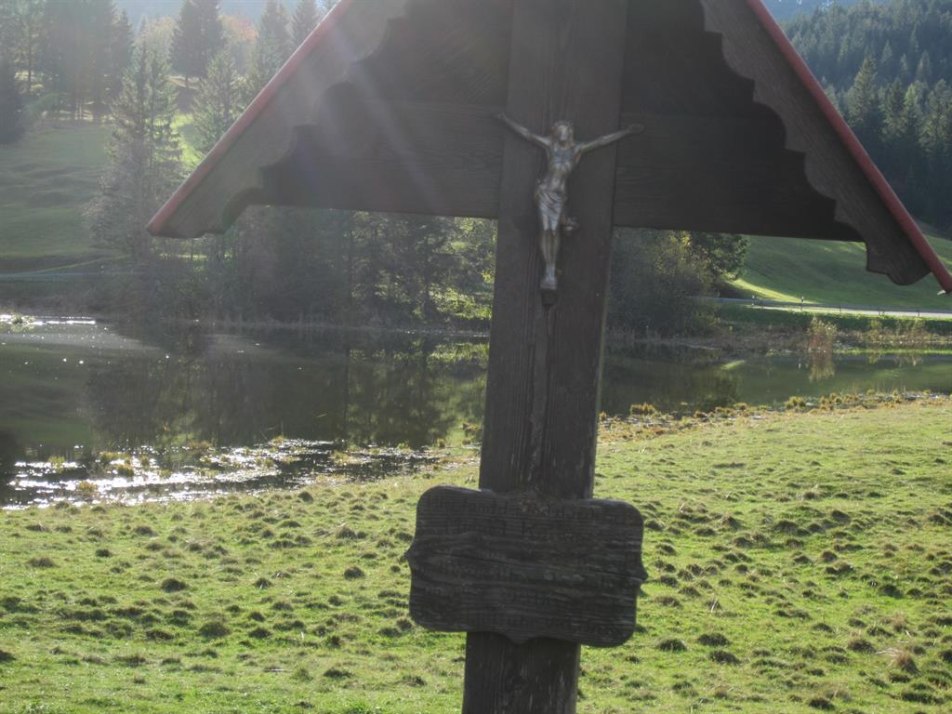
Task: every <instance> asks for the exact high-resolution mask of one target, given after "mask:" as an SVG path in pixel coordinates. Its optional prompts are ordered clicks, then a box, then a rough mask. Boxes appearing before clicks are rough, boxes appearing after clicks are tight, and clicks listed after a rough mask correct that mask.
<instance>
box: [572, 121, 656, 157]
mask: <svg viewBox="0 0 952 714" xmlns="http://www.w3.org/2000/svg"><path fill="white" fill-rule="evenodd" d="M644 130H645V127H644V125H642V124H632V125H631V126H629V127H628V128H627V129H622V130H621V131H616V132H614V133H612V134H606V135H605V136H600V137H598V138H597V139H592V140H591V141H585V142H582V143H580V144H579V145H578V150H579V152H580V153H583V154H587V153H588V152H589V151H594V150H595V149H601V148H602V147H603V146H608V145H609V144H614V143H615V142H616V141H621V140H622V139H624V138H625V137H626V136H631V135H632V134H640V133H641V132H643V131H644Z"/></svg>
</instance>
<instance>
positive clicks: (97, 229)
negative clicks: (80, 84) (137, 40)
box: [87, 46, 181, 267]
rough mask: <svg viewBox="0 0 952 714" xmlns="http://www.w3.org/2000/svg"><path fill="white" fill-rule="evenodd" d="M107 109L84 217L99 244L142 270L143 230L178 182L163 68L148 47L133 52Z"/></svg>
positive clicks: (146, 247) (169, 91) (171, 104)
mask: <svg viewBox="0 0 952 714" xmlns="http://www.w3.org/2000/svg"><path fill="white" fill-rule="evenodd" d="M112 110H113V115H114V117H115V130H114V131H113V135H112V140H111V143H110V146H109V154H110V161H109V165H108V167H107V169H106V172H105V175H104V176H103V178H102V181H101V184H100V191H99V195H98V197H97V198H96V199H94V200H93V202H92V203H91V204H90V206H89V208H88V210H87V218H88V220H89V223H90V228H91V230H92V233H93V235H94V236H96V237H97V238H98V240H99V241H101V242H102V243H103V244H104V245H108V246H110V247H112V248H115V249H118V250H120V251H121V252H122V253H124V254H125V255H127V256H128V257H130V258H131V259H132V260H133V261H134V263H135V264H136V265H137V266H138V267H142V266H147V265H148V264H149V262H150V259H151V257H152V256H151V239H150V237H149V235H148V234H147V233H146V231H145V225H146V223H148V221H149V219H150V218H151V217H152V215H153V214H154V213H155V211H156V210H157V209H158V208H159V206H160V205H161V204H162V201H164V200H165V199H166V198H167V197H168V195H169V193H170V192H171V191H172V190H173V189H174V188H175V185H176V184H177V182H178V181H179V179H180V178H181V164H180V158H179V157H180V149H179V143H178V137H177V135H176V133H175V130H174V129H173V127H172V121H173V118H174V114H175V100H174V92H173V87H172V85H171V83H170V82H169V67H168V63H167V62H166V60H165V58H164V57H162V56H160V55H159V53H158V52H157V51H156V50H155V49H154V48H150V47H147V46H140V47H138V48H136V50H135V51H134V53H133V56H132V63H131V65H130V67H129V70H128V71H127V73H126V75H125V77H124V80H123V85H122V91H121V92H120V94H119V97H118V98H117V99H116V102H115V104H114V105H113V108H112Z"/></svg>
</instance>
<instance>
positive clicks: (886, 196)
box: [747, 0, 952, 293]
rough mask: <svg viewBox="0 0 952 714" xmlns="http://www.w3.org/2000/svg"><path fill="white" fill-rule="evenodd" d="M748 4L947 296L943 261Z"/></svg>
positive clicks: (779, 34) (783, 41) (951, 282)
mask: <svg viewBox="0 0 952 714" xmlns="http://www.w3.org/2000/svg"><path fill="white" fill-rule="evenodd" d="M747 4H748V5H749V6H750V9H751V10H753V12H754V14H755V15H756V16H757V18H758V19H759V20H760V23H761V25H763V27H764V29H765V30H766V31H767V33H768V34H769V35H770V37H771V38H772V39H773V41H774V43H775V44H776V45H777V48H778V49H779V50H780V52H781V53H783V56H784V58H786V60H787V62H788V63H789V64H790V66H791V67H792V68H793V70H794V71H795V72H796V74H797V76H798V77H799V78H800V81H801V82H803V84H804V86H805V87H806V88H807V90H809V92H810V94H811V95H812V96H813V98H814V100H816V103H817V105H819V107H820V110H821V111H822V112H823V114H824V115H825V116H826V118H827V120H828V121H829V122H830V124H831V125H832V126H833V129H834V130H835V131H836V133H837V135H838V136H839V137H840V140H841V141H842V142H843V143H844V144H845V145H846V148H847V149H848V150H849V152H850V154H851V155H852V156H853V159H854V160H855V161H856V163H857V164H859V167H860V168H861V169H862V170H863V173H865V174H866V177H867V178H868V179H869V182H870V183H871V184H872V185H873V188H874V189H875V190H876V192H877V193H878V194H879V196H880V198H882V200H883V202H884V203H885V204H886V206H887V208H888V209H889V212H890V213H891V214H892V215H893V217H894V218H895V219H896V222H897V223H899V225H900V227H901V228H902V229H903V230H904V231H905V233H906V236H907V237H908V238H909V240H910V241H911V242H912V244H913V246H914V247H915V249H916V251H917V252H918V253H919V255H920V256H922V259H923V260H924V261H925V263H926V265H927V266H928V267H929V269H930V270H931V271H932V274H933V275H935V277H936V280H938V281H939V285H941V286H942V289H943V290H944V291H945V292H946V293H952V274H950V273H949V271H948V269H947V268H946V267H945V265H944V264H943V262H942V259H941V258H939V256H938V255H937V254H936V252H935V251H934V250H933V249H932V246H931V245H929V242H928V241H927V240H926V237H925V236H924V235H923V234H922V231H921V230H920V229H919V226H918V225H917V224H916V221H915V220H914V219H913V217H912V216H910V215H909V211H907V210H906V207H905V206H904V205H903V204H902V201H900V200H899V197H898V196H897V195H896V192H895V191H893V188H892V186H890V185H889V182H888V181H886V178H885V177H884V176H883V174H882V172H881V171H880V170H879V168H878V167H877V166H876V164H874V163H873V160H872V159H871V158H870V157H869V154H868V153H867V152H866V149H865V148H863V145H862V144H861V143H860V141H859V139H857V138H856V134H854V133H853V130H852V129H850V128H849V126H848V125H847V123H846V121H844V119H843V117H842V116H840V113H839V112H838V111H837V110H836V107H834V106H833V103H832V102H831V101H830V98H829V97H827V96H826V92H824V91H823V88H822V87H821V86H820V83H819V82H818V81H817V79H816V77H815V76H814V75H813V72H812V71H811V70H810V68H809V67H808V66H807V63H806V62H805V61H804V60H803V58H802V57H801V56H800V54H799V53H798V52H797V50H796V49H795V48H794V47H793V45H792V44H791V43H790V40H789V39H787V36H786V35H785V34H784V32H783V30H782V29H781V28H780V25H778V24H777V21H776V20H774V18H773V16H772V15H771V14H770V11H769V10H768V9H767V8H766V6H765V5H764V4H763V0H747Z"/></svg>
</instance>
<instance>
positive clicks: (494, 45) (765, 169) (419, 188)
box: [149, 0, 952, 292]
mask: <svg viewBox="0 0 952 714" xmlns="http://www.w3.org/2000/svg"><path fill="white" fill-rule="evenodd" d="M515 1H516V0H342V1H341V2H340V3H339V4H338V5H337V7H336V8H335V9H334V10H333V11H332V12H331V13H330V14H329V15H328V16H327V17H326V18H325V20H324V21H323V22H322V23H321V24H320V25H319V26H318V27H317V29H315V30H314V32H313V33H312V34H311V36H310V37H309V38H308V39H307V40H306V41H305V42H304V43H303V44H302V45H301V47H300V48H299V49H298V50H297V52H295V54H294V55H293V56H292V57H291V59H290V60H289V61H288V62H287V64H286V65H285V66H284V67H283V68H282V69H281V70H280V72H278V74H277V75H276V76H275V77H274V79H273V80H272V81H271V82H270V83H269V84H268V85H267V86H266V87H265V88H264V90H262V92H261V94H259V96H258V97H257V98H256V99H255V100H254V101H253V102H252V104H251V105H250V106H249V107H248V109H247V110H246V111H245V113H244V114H243V115H242V116H241V118H240V119H239V120H238V121H237V122H236V123H235V125H234V126H233V127H232V128H231V129H230V130H229V131H228V132H227V133H226V134H225V136H224V137H223V138H222V139H221V141H220V142H219V143H218V144H217V145H216V146H215V148H214V149H213V150H212V151H211V152H210V153H209V155H208V156H207V157H206V158H205V160H204V161H203V162H202V163H201V165H200V166H199V167H198V168H197V169H196V170H195V172H194V173H193V174H192V175H191V176H190V177H189V178H188V179H187V180H186V181H185V183H184V184H183V185H182V186H181V187H180V188H179V189H178V190H177V191H176V192H175V194H174V195H173V196H172V197H171V198H170V199H169V201H168V203H167V204H166V205H165V206H164V207H163V208H162V209H161V210H160V211H159V213H158V214H157V215H156V216H155V217H154V218H153V220H152V221H151V223H150V224H149V230H150V231H151V232H152V233H154V234H157V235H167V236H175V237H193V236H198V235H201V234H204V233H208V232H221V231H223V230H225V229H226V228H227V226H228V225H230V223H231V222H233V221H234V220H235V218H236V217H237V216H238V215H239V214H240V212H241V211H242V210H243V209H244V208H245V207H246V206H247V205H249V204H253V203H261V204H272V205H297V206H317V207H326V208H343V209H354V210H368V211H400V212H409V213H424V214H435V215H447V216H475V217H488V218H493V217H495V216H496V215H497V211H498V208H499V202H500V195H499V193H500V177H501V173H502V165H503V146H504V136H505V129H504V127H503V126H502V124H501V123H500V122H499V121H498V120H497V119H496V115H498V114H499V113H500V112H503V111H505V109H506V106H507V97H508V77H509V69H510V68H509V61H510V59H509V58H510V55H511V47H510V43H511V37H512V34H513V28H512V21H513V20H512V18H513V4H514V2H515ZM622 93H623V96H622V101H621V107H622V111H621V116H620V117H619V122H618V123H619V126H624V125H627V124H631V123H636V122H637V123H641V124H643V125H645V127H646V131H645V133H644V134H643V135H641V136H639V137H637V138H636V139H632V140H629V141H626V142H623V143H622V144H621V145H620V146H619V149H618V158H617V174H616V182H615V211H614V221H615V224H616V225H618V226H633V227H646V228H674V229H687V230H705V231H714V232H735V233H751V234H759V235H772V236H792V237H805V238H824V239H833V240H848V241H863V242H865V244H866V246H867V268H868V269H869V270H871V271H873V272H878V273H884V274H886V275H888V276H889V277H890V278H891V279H892V280H893V281H894V282H897V283H900V284H908V283H912V282H915V281H916V280H918V279H920V278H922V277H924V276H925V275H927V274H928V273H930V272H931V273H933V274H934V275H935V277H936V279H937V280H938V281H939V283H940V285H941V286H942V288H943V289H944V290H945V291H947V292H950V291H952V275H950V274H949V271H948V270H947V269H946V267H945V266H944V265H943V264H942V261H941V260H940V259H939V258H938V256H937V255H936V254H935V252H934V251H933V250H932V249H931V248H930V246H929V244H928V242H927V241H926V239H925V238H924V236H923V234H922V232H921V231H920V230H919V228H918V227H917V225H916V223H915V221H914V220H913V219H912V217H911V216H910V215H909V213H908V212H907V211H906V209H905V208H904V207H903V205H902V203H901V202H900V201H899V199H898V198H897V197H896V195H895V193H894V192H893V191H892V189H891V188H890V187H889V185H888V184H887V183H886V181H885V179H884V178H883V176H882V174H881V173H880V172H879V171H878V170H877V169H876V167H875V166H874V165H873V163H872V161H871V160H870V159H869V156H868V155H867V154H866V152H865V151H864V150H863V148H862V146H861V145H860V144H859V142H858V141H857V139H856V137H855V136H854V135H853V133H852V132H851V131H850V129H849V128H848V127H847V126H846V124H845V122H844V121H843V120H842V118H840V116H839V114H838V113H837V112H836V110H835V108H834V107H833V106H832V104H831V103H830V101H829V100H828V99H827V97H826V96H825V94H824V93H823V90H822V88H821V87H820V86H819V84H818V83H817V81H816V80H815V79H814V77H813V76H812V74H811V73H810V70H809V69H808V68H807V67H806V65H805V64H804V62H803V60H802V59H801V58H800V57H799V55H797V53H796V51H795V50H794V49H793V47H792V46H791V45H790V43H789V41H788V40H787V39H786V38H785V37H784V35H783V32H782V31H781V29H780V28H779V27H778V26H777V24H776V23H775V22H774V20H773V19H772V18H771V16H770V15H769V13H768V12H767V10H766V8H765V7H764V6H763V4H762V2H761V0H665V2H656V1H655V0H629V7H628V27H627V50H626V59H625V70H624V77H623V87H622ZM513 118H514V119H515V120H517V121H520V122H521V123H523V124H525V125H527V126H530V127H531V128H533V129H534V130H536V131H544V130H545V129H546V127H544V126H534V124H533V121H536V120H539V118H537V117H513ZM558 118H561V117H558ZM566 118H569V119H571V117H566ZM576 131H577V134H578V135H579V136H580V137H581V138H583V139H585V138H589V137H591V136H593V135H594V133H595V132H594V131H592V130H591V129H590V128H588V127H586V126H584V125H580V126H577V127H576ZM540 161H541V156H540ZM526 196H527V200H531V187H530V186H527V187H526ZM533 230H534V229H533Z"/></svg>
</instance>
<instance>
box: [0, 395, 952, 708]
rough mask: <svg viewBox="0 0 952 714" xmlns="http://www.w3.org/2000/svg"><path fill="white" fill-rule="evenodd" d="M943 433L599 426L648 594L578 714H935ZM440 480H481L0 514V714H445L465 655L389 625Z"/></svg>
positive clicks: (945, 665) (599, 658)
mask: <svg viewBox="0 0 952 714" xmlns="http://www.w3.org/2000/svg"><path fill="white" fill-rule="evenodd" d="M950 423H952V400H950V399H949V398H930V399H921V400H918V401H912V402H907V401H906V400H904V399H893V398H890V397H886V398H881V399H878V400H876V401H875V402H874V401H873V400H871V399H870V400H855V401H854V400H852V399H847V398H840V399H839V401H836V400H829V402H828V404H826V405H824V406H822V407H821V406H820V405H819V404H812V405H806V406H803V407H800V406H797V407H796V408H794V409H791V410H789V411H782V412H774V413H766V412H762V411H759V410H757V409H754V408H745V409H738V410H732V411H731V412H730V413H718V414H707V415H702V416H701V417H698V418H695V417H689V418H687V419H684V420H681V419H675V418H672V417H665V416H664V415H660V414H658V413H656V411H653V410H651V409H647V408H642V407H639V408H638V409H636V410H634V412H633V415H632V418H631V419H629V420H625V421H623V422H606V423H604V424H603V432H602V441H601V444H600V451H599V461H598V468H597V473H598V476H597V481H596V495H597V496H599V497H603V498H618V499H622V500H625V501H629V502H631V503H634V504H635V505H637V506H638V507H639V508H640V510H641V511H642V513H643V514H644V516H645V519H646V536H645V547H644V549H645V552H644V560H645V565H646V567H647V569H648V571H649V574H650V577H651V579H650V580H649V582H648V583H647V584H646V586H645V588H644V593H643V596H642V597H641V598H640V600H639V603H638V631H637V633H636V634H635V636H634V637H633V638H632V639H631V640H630V641H629V642H628V643H627V644H625V645H624V646H622V647H620V648H616V649H610V650H596V649H586V650H584V652H583V673H582V677H581V682H580V687H581V691H582V692H583V694H584V696H583V697H582V698H581V699H580V702H579V712H581V713H583V714H602V713H607V712H631V711H641V710H648V709H650V710H651V711H653V712H661V713H668V714H674V713H675V712H686V711H697V712H711V713H726V712H740V713H742V714H744V713H746V714H755V713H756V714H759V713H761V712H767V711H769V712H784V713H785V714H786V713H789V714H806V713H808V712H815V711H818V710H819V711H840V712H853V713H854V714H855V713H858V712H875V711H888V712H891V713H892V712H895V713H896V714H919V713H920V712H925V713H926V714H931V713H932V712H935V714H939V713H940V712H945V711H949V708H950V707H952V674H950V669H949V665H950V663H952V614H950V611H949V605H948V603H949V602H950V601H952V585H950V582H952V577H950V576H952V532H950V523H952V518H950V516H952V481H950V479H949V476H948V470H947V468H946V461H947V459H948V454H947V452H948V448H949V446H952V438H950V436H949V431H948V425H949V424H950ZM436 482H445V483H454V484H457V485H465V486H469V487H473V486H475V470H474V468H473V467H472V466H465V467H463V468H452V469H449V470H447V471H445V472H440V471H437V472H436V473H435V474H434V473H432V472H428V473H426V474H421V475H420V476H417V477H410V478H403V479H391V480H386V481H381V482H378V483H372V484H352V485H327V486H322V485H314V486H311V487H309V488H307V489H305V490H303V491H302V490H296V491H293V492H287V493H280V492H271V493H265V494H261V495H258V496H229V497H223V498H219V499H216V500H211V501H207V502H202V503H191V504H189V503H176V504H166V505H146V506H139V507H127V506H114V507H112V506H68V507H64V508H51V509H46V510H43V511H38V510H25V511H9V512H5V513H3V518H2V519H0V549H2V552H3V559H2V560H0V574H2V575H3V583H4V586H3V590H2V592H0V686H2V687H3V688H4V691H3V696H2V697H0V712H4V714H6V713H8V712H9V713H10V714H20V713H23V714H25V713H26V712H33V711H50V712H145V713H153V712H154V713H159V712H169V713H171V712H181V711H302V710H311V711H320V712H322V713H324V712H326V713H327V714H344V713H345V712H388V713H390V712H394V713H396V714H411V713H412V714H419V713H420V712H446V711H453V710H457V709H458V707H459V702H460V691H461V683H462V675H463V656H464V650H465V638H464V637H462V636H460V635H455V634H440V633H431V632H428V631H425V630H423V629H422V628H420V627H418V626H416V625H415V624H414V623H413V622H412V621H410V619H409V618H408V616H407V598H408V590H409V572H408V569H407V566H406V562H405V560H404V553H405V551H406V548H407V544H408V542H409V541H410V540H411V539H412V532H413V528H414V523H413V521H414V509H415V505H416V502H417V500H418V499H419V497H420V495H421V494H422V493H423V491H424V490H426V489H427V488H429V487H430V486H432V485H433V484H434V483H436ZM44 558H45V559H47V560H49V561H50V563H51V564H52V565H51V566H50V565H45V564H38V560H39V559H44Z"/></svg>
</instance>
